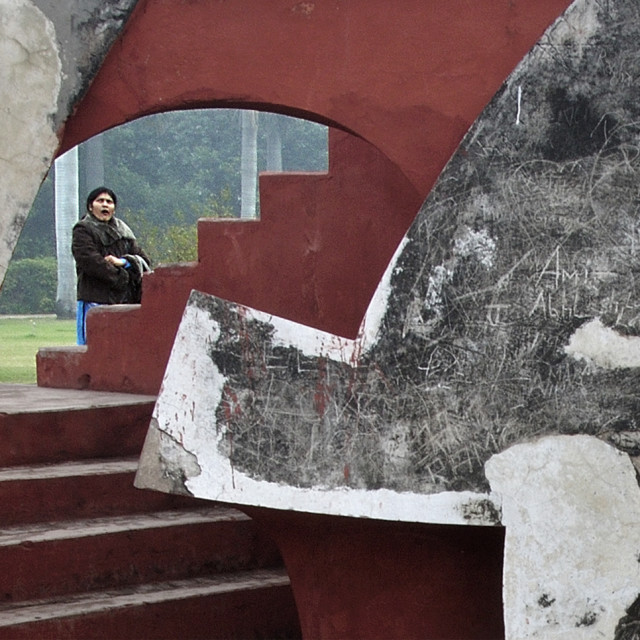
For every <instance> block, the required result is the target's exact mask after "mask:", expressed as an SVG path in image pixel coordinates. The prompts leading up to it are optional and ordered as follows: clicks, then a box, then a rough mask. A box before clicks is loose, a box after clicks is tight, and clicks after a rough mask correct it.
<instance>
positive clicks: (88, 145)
mask: <svg viewBox="0 0 640 640" xmlns="http://www.w3.org/2000/svg"><path fill="white" fill-rule="evenodd" d="M82 150H83V152H84V153H83V156H84V162H83V163H82V164H83V169H84V186H85V189H86V191H87V193H88V192H89V191H91V190H92V189H95V188H96V187H101V186H102V185H103V184H104V144H103V139H102V134H101V133H100V134H98V135H97V136H93V138H89V140H87V141H86V142H84V143H83V144H82Z"/></svg>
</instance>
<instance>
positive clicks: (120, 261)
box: [104, 255, 127, 267]
mask: <svg viewBox="0 0 640 640" xmlns="http://www.w3.org/2000/svg"><path fill="white" fill-rule="evenodd" d="M104 259H105V260H106V261H107V262H108V263H109V264H112V265H113V266H114V267H124V265H125V264H126V263H127V262H126V260H125V259H124V258H116V256H112V255H108V256H105V257H104Z"/></svg>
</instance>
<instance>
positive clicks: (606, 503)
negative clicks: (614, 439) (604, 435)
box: [485, 435, 640, 640]
mask: <svg viewBox="0 0 640 640" xmlns="http://www.w3.org/2000/svg"><path fill="white" fill-rule="evenodd" d="M485 470H486V475H487V478H488V479H489V482H490V483H491V489H492V497H493V499H494V501H495V502H496V503H498V504H499V505H501V508H502V524H503V525H505V527H506V538H505V555H504V592H503V593H504V612H505V629H506V636H507V638H508V640H529V639H533V638H536V639H540V640H580V639H585V640H586V639H591V638H593V639H594V640H595V639H596V638H609V639H610V638H613V637H614V632H615V629H616V626H617V624H618V622H619V621H620V619H621V618H622V617H623V616H624V615H625V611H626V609H627V607H629V606H630V605H631V604H632V603H633V602H634V600H635V599H636V598H637V597H638V594H639V593H640V564H639V560H640V491H639V490H638V483H637V479H636V472H635V469H634V467H633V465H632V463H631V461H630V459H629V457H628V456H627V455H626V454H624V453H620V452H619V451H617V450H616V449H614V448H613V447H611V446H609V445H608V444H606V443H604V442H602V441H601V440H598V439H597V438H593V437H590V436H584V435H577V436H554V437H548V438H544V439H542V440H540V441H538V442H535V443H530V444H521V445H516V446H514V447H512V448H510V449H508V450H506V451H504V452H502V453H500V454H498V455H495V456H493V457H492V458H491V459H490V460H489V461H488V462H487V464H486V466H485Z"/></svg>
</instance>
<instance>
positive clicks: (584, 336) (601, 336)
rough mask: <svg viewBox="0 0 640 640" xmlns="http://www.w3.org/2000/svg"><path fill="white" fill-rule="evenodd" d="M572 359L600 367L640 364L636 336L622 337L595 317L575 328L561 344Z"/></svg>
mask: <svg viewBox="0 0 640 640" xmlns="http://www.w3.org/2000/svg"><path fill="white" fill-rule="evenodd" d="M565 351H566V353H567V354H568V355H570V356H572V357H573V358H575V359H576V360H584V361H585V362H587V363H589V364H593V365H596V366H598V367H603V368H604V369H624V368H628V367H640V338H638V337H637V336H623V335H620V334H619V333H618V332H617V331H615V330H614V329H611V328H609V327H605V326H604V325H603V324H602V322H601V321H600V318H595V319H593V320H590V321H589V322H587V323H585V324H583V325H582V326H581V327H579V328H578V329H577V330H576V332H575V333H574V334H573V335H572V336H571V339H570V340H569V344H568V345H567V346H566V347H565Z"/></svg>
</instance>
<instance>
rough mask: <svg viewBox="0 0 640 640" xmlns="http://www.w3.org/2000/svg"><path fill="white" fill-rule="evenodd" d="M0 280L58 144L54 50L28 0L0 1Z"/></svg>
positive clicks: (47, 26) (49, 29) (48, 30)
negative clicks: (0, 107)
mask: <svg viewBox="0 0 640 640" xmlns="http://www.w3.org/2000/svg"><path fill="white" fill-rule="evenodd" d="M0 60H2V64H0V104H2V111H3V117H2V119H0V149H1V151H0V212H1V213H0V282H2V280H3V278H4V273H5V271H6V268H7V265H8V264H9V260H10V258H11V254H12V253H13V248H14V246H15V243H16V242H17V239H18V236H19V235H20V231H21V229H22V225H23V224H24V220H25V218H26V216H27V213H28V212H29V208H30V206H31V202H32V201H33V198H34V197H35V194H36V192H37V190H38V187H39V185H40V182H41V181H42V179H43V178H44V176H45V174H46V172H47V170H48V169H49V165H50V163H51V161H52V159H53V153H54V151H55V149H56V146H57V144H58V141H57V138H56V131H55V125H54V116H55V114H56V111H57V102H58V96H59V93H60V87H61V72H62V70H61V63H60V51H59V47H58V44H57V42H56V36H55V31H54V28H53V25H52V23H51V21H49V20H48V19H47V18H46V17H45V15H44V14H43V13H42V12H41V11H40V10H39V9H38V8H37V7H36V6H35V5H34V3H33V2H29V0H0Z"/></svg>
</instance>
